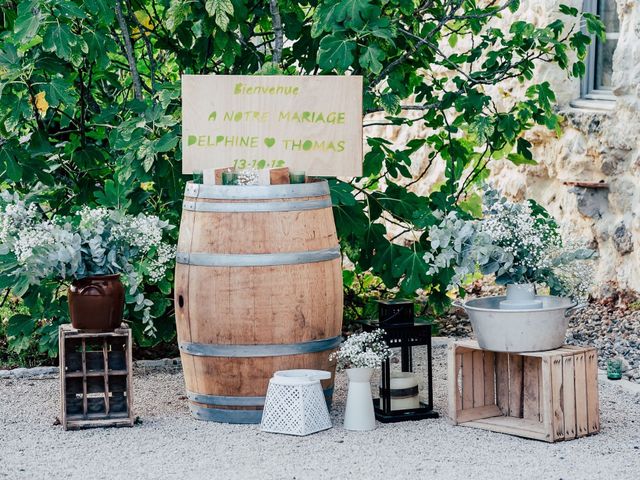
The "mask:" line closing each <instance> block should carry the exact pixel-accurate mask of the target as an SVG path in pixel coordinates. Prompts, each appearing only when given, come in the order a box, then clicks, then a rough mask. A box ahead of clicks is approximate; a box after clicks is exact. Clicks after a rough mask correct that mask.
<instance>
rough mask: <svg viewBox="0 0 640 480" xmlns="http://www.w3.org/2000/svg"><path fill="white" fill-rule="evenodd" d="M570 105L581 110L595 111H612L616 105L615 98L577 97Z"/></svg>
mask: <svg viewBox="0 0 640 480" xmlns="http://www.w3.org/2000/svg"><path fill="white" fill-rule="evenodd" d="M569 105H570V106H571V107H573V108H577V109H579V110H589V111H593V112H610V111H611V110H613V109H614V108H615V106H616V101H615V99H613V98H606V99H605V98H602V97H600V98H576V99H575V100H572V101H571V102H569Z"/></svg>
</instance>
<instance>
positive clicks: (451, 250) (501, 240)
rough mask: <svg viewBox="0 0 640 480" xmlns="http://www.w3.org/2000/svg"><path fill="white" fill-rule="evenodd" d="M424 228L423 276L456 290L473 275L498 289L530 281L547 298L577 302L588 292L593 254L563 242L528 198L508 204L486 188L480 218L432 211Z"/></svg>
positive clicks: (553, 224)
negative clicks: (442, 279) (442, 278)
mask: <svg viewBox="0 0 640 480" xmlns="http://www.w3.org/2000/svg"><path fill="white" fill-rule="evenodd" d="M435 216H436V218H440V221H439V223H437V224H436V225H434V226H433V227H431V228H430V229H429V232H428V235H429V237H428V238H429V246H430V250H429V251H428V252H426V253H425V255H424V259H425V261H426V262H427V264H428V265H429V269H428V271H427V274H428V275H436V274H438V275H446V277H447V280H448V282H449V288H459V287H460V286H461V285H463V284H464V283H465V281H467V280H468V279H469V278H471V276H472V275H473V274H475V273H481V274H483V275H490V274H494V275H495V278H496V283H498V284H499V285H507V284H518V283H520V284H521V283H532V284H543V285H546V286H548V287H549V289H550V291H551V293H552V294H553V295H563V296H569V297H572V298H574V299H577V300H583V299H584V298H585V297H586V296H587V295H588V292H589V290H590V281H591V278H592V275H591V263H592V262H590V261H589V260H591V259H592V258H593V257H594V256H595V252H594V251H593V250H591V249H588V248H586V247H584V246H582V245H580V244H579V242H576V241H574V240H569V241H566V240H565V239H563V238H562V236H561V234H560V229H559V227H558V225H557V223H556V221H555V220H554V218H553V217H552V216H551V215H550V214H549V213H548V212H547V211H546V210H545V209H544V208H543V207H542V206H540V205H538V204H537V203H536V202H534V201H533V200H527V201H525V202H510V201H508V200H507V199H506V198H505V197H504V196H503V195H502V194H501V193H500V192H499V191H497V190H495V189H492V188H491V187H486V188H485V192H484V198H483V216H482V218H481V219H472V218H468V216H466V217H465V216H464V215H462V214H461V213H459V212H457V211H452V212H449V213H448V214H446V215H445V214H444V213H442V212H436V213H435Z"/></svg>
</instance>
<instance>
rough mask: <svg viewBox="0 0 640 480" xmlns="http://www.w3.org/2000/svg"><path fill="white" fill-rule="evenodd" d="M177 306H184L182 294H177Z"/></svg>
mask: <svg viewBox="0 0 640 480" xmlns="http://www.w3.org/2000/svg"><path fill="white" fill-rule="evenodd" d="M178 306H179V307H180V308H182V307H184V297H183V296H182V295H178Z"/></svg>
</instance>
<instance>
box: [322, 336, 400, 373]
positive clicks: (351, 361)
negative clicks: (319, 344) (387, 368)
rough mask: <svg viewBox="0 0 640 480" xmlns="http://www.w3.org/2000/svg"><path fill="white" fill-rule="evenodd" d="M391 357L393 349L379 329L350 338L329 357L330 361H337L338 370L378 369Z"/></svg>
mask: <svg viewBox="0 0 640 480" xmlns="http://www.w3.org/2000/svg"><path fill="white" fill-rule="evenodd" d="M391 356H392V352H391V349H390V348H389V347H388V346H387V344H386V342H385V341H384V332H383V331H382V330H380V329H377V330H374V331H372V332H361V333H355V334H353V335H351V336H349V337H348V338H347V339H346V340H345V341H344V342H342V344H341V345H340V348H339V349H338V350H337V351H336V352H334V353H332V354H331V355H330V356H329V359H330V360H336V361H337V367H338V369H340V370H343V369H345V368H378V367H380V364H381V363H382V362H383V361H384V360H386V359H387V358H391Z"/></svg>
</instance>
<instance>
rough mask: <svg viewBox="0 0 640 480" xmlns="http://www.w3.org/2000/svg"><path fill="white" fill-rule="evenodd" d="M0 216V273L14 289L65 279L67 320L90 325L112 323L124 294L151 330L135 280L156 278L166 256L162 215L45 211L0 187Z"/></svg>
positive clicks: (169, 258)
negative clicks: (62, 213) (160, 216)
mask: <svg viewBox="0 0 640 480" xmlns="http://www.w3.org/2000/svg"><path fill="white" fill-rule="evenodd" d="M0 217H1V219H0V273H1V274H2V275H3V276H4V277H5V282H4V283H5V284H7V285H11V286H12V287H13V293H14V294H15V295H16V296H21V295H23V294H24V293H25V292H26V291H27V290H28V288H29V287H30V286H32V285H37V284H39V283H40V282H42V281H44V280H54V281H58V282H60V284H61V286H67V287H68V302H69V314H70V317H71V323H72V324H73V326H74V327H75V328H79V329H84V330H94V331H99V330H111V329H113V328H117V327H118V326H120V324H121V322H122V312H123V307H124V303H125V297H127V298H128V299H129V302H128V303H132V304H133V305H134V308H135V309H136V310H143V312H144V317H143V321H144V322H145V323H146V324H147V325H146V329H147V332H151V333H152V331H153V323H152V322H151V318H150V307H151V305H153V304H152V302H151V301H150V300H148V299H146V298H145V296H144V294H143V292H142V288H141V283H142V279H143V277H146V278H147V279H148V280H149V281H151V282H154V281H155V282H157V281H159V280H161V279H162V277H163V276H164V274H165V272H166V269H167V268H168V267H169V266H170V265H171V264H172V262H173V258H174V256H175V247H173V246H172V245H170V244H169V243H167V242H165V241H163V236H164V234H165V232H166V231H167V230H168V229H170V228H172V227H171V226H170V225H169V224H168V223H167V222H164V221H162V220H160V219H159V218H158V217H156V216H153V215H144V214H139V215H136V216H133V215H127V214H125V213H122V212H120V211H118V210H109V209H106V208H90V207H86V206H85V207H82V208H81V209H79V210H78V211H77V212H76V213H75V214H74V215H69V216H62V215H47V214H45V212H44V211H43V210H42V208H40V207H39V206H38V205H37V203H35V202H33V201H31V198H29V197H28V198H25V199H22V198H21V197H20V196H19V195H18V194H11V193H9V192H6V191H3V192H1V193H0ZM123 284H124V285H123ZM125 287H126V288H127V291H126V292H125Z"/></svg>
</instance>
